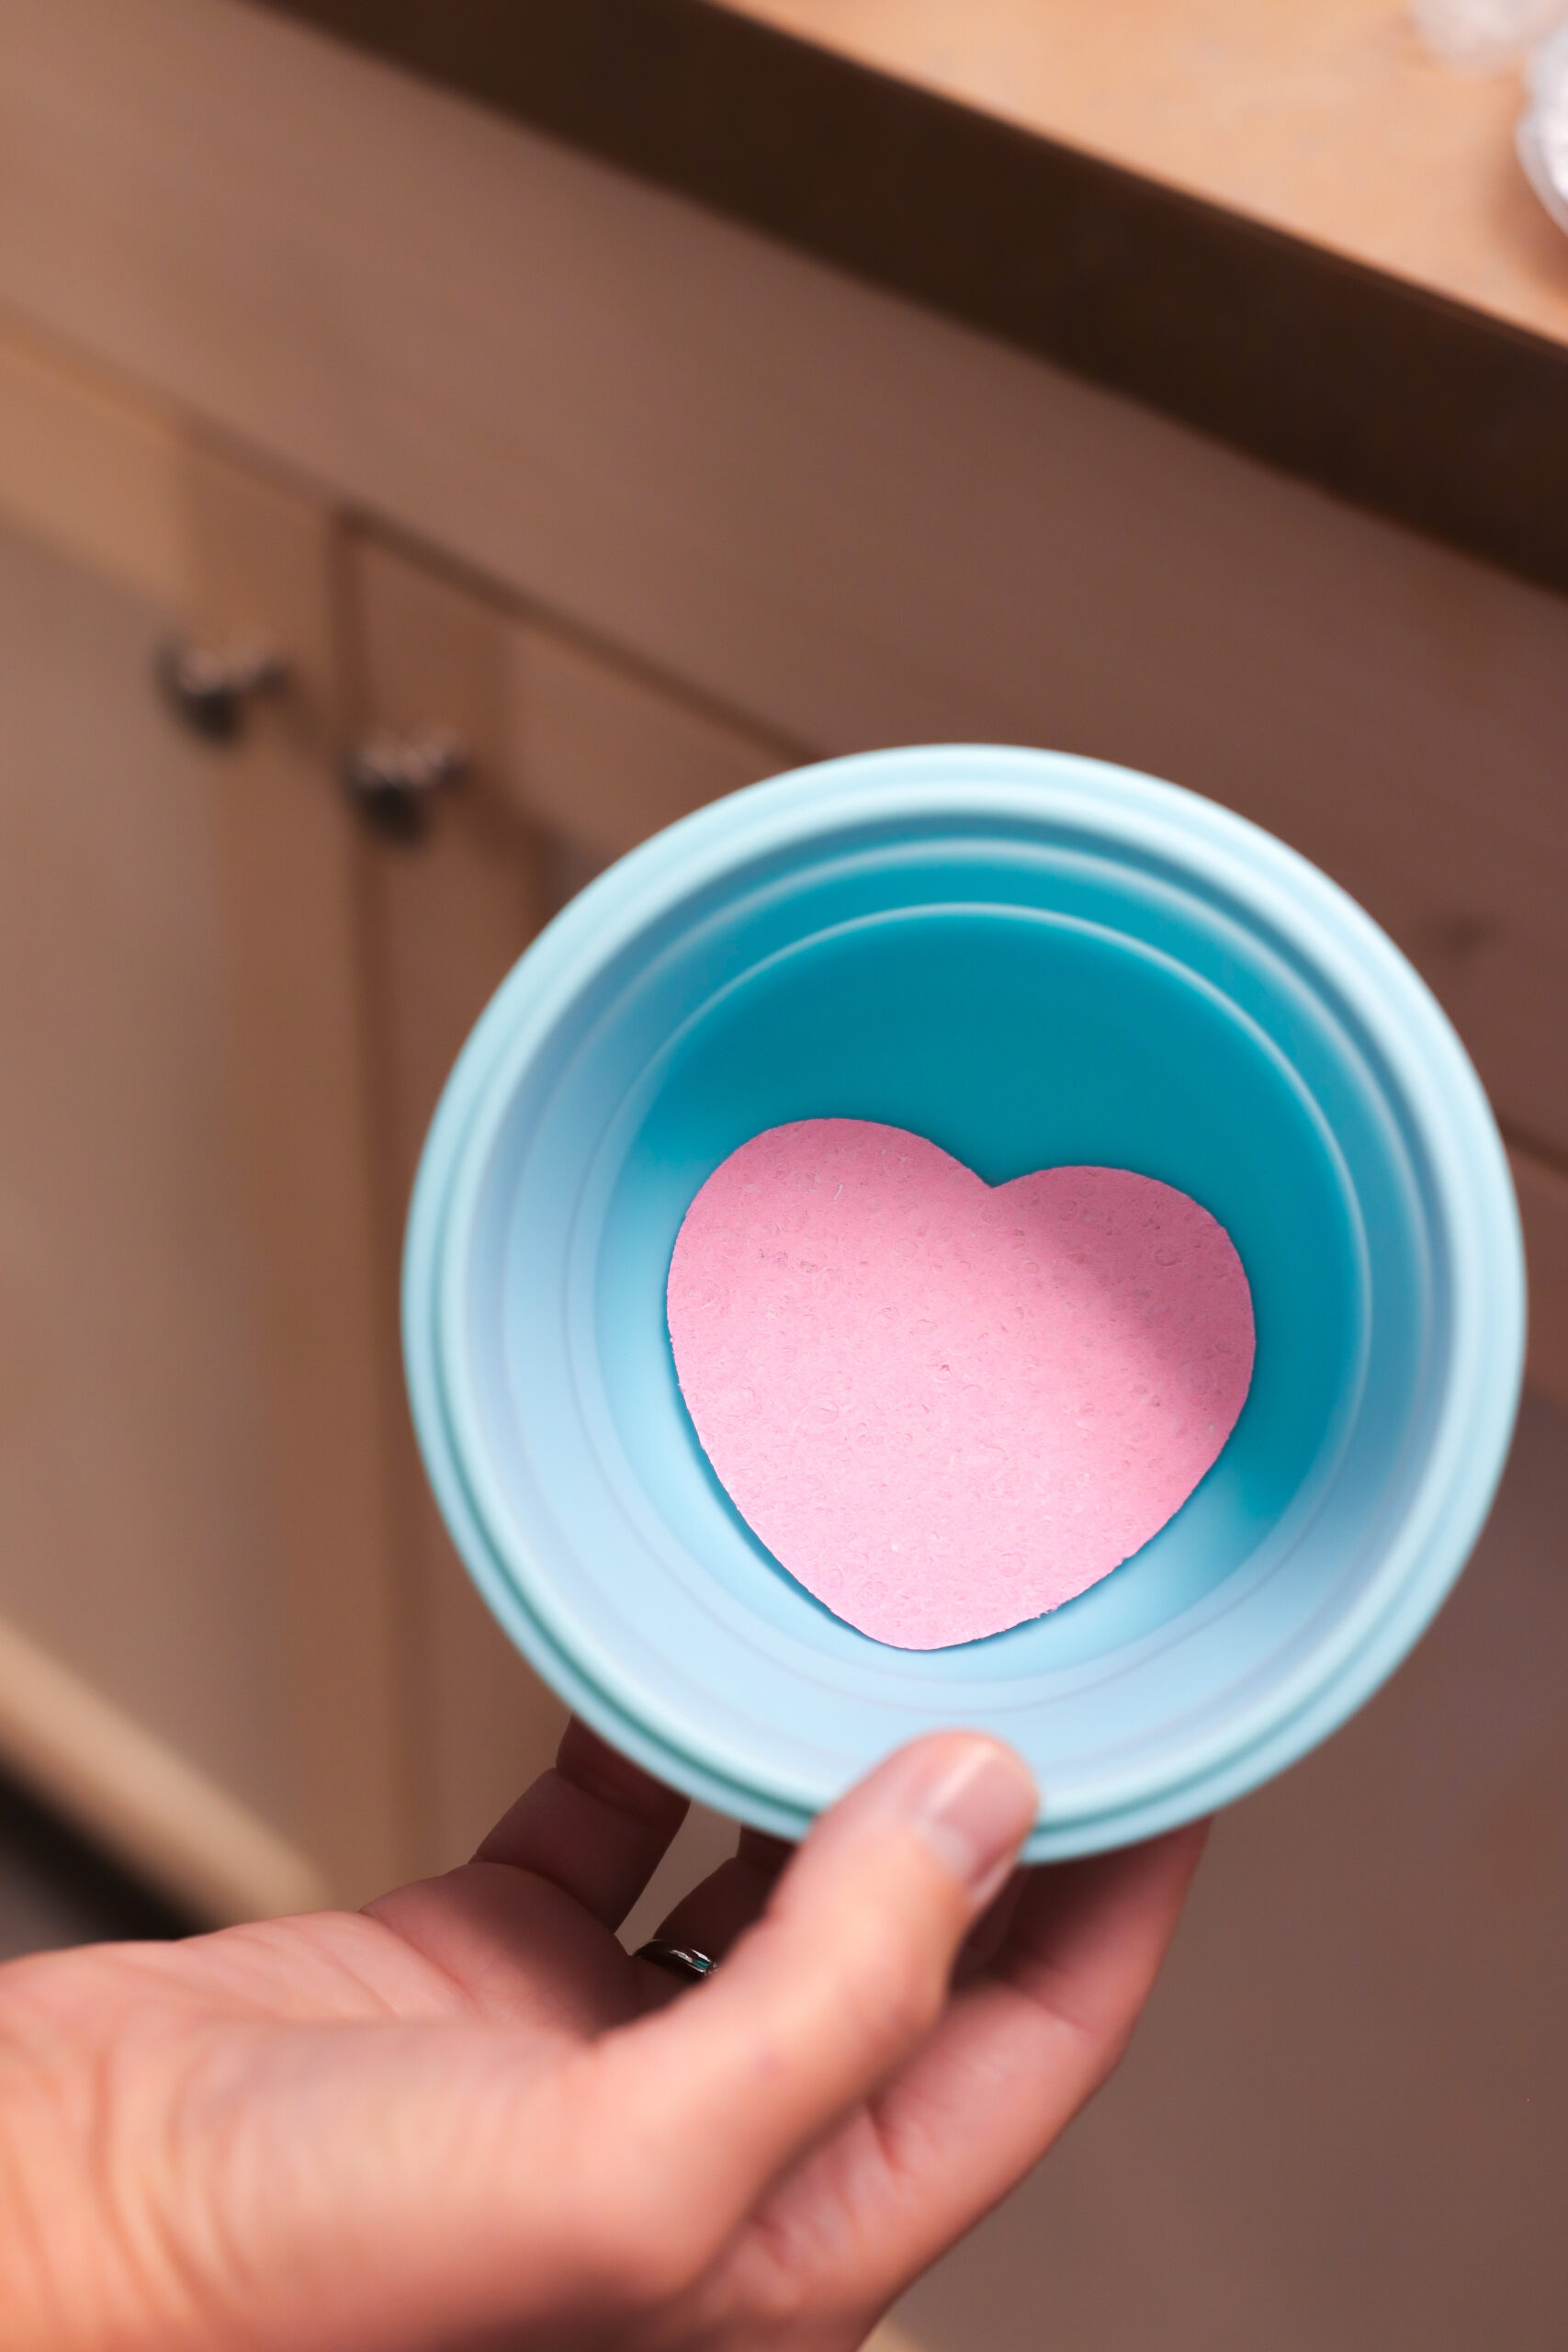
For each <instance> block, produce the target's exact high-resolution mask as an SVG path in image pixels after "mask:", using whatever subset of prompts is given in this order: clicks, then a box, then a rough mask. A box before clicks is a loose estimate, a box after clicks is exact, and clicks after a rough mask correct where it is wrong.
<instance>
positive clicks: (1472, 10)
mask: <svg viewBox="0 0 1568 2352" xmlns="http://www.w3.org/2000/svg"><path fill="white" fill-rule="evenodd" d="M1564 13H1565V0H1411V9H1410V14H1411V17H1412V18H1413V19H1414V22H1415V26H1416V31H1417V32H1418V33H1419V34H1420V36H1421V39H1422V40H1424V41H1425V42H1426V44H1427V48H1428V49H1434V50H1436V51H1437V52H1438V56H1439V57H1447V58H1451V59H1452V60H1453V61H1454V62H1455V63H1456V64H1461V65H1474V66H1482V67H1489V66H1494V65H1512V64H1516V63H1517V62H1518V60H1519V59H1520V58H1522V57H1524V56H1526V55H1527V54H1528V52H1529V51H1530V49H1532V48H1533V47H1534V45H1535V43H1536V42H1537V41H1538V40H1540V38H1541V36H1542V35H1543V34H1545V33H1549V32H1550V31H1551V28H1552V27H1553V25H1556V24H1559V23H1561V22H1562V17H1563V15H1564Z"/></svg>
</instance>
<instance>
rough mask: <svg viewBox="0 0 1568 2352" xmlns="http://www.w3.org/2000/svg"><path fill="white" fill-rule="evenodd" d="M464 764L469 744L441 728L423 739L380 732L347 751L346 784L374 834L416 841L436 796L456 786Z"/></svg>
mask: <svg viewBox="0 0 1568 2352" xmlns="http://www.w3.org/2000/svg"><path fill="white" fill-rule="evenodd" d="M468 765H469V760H468V747H467V745H466V744H465V743H464V742H462V741H461V740H460V739H459V738H458V737H457V736H456V735H453V734H450V733H448V732H446V730H444V729H433V730H432V731H431V732H430V733H428V734H424V735H394V734H392V733H390V732H382V733H379V734H376V735H370V736H367V738H366V740H365V741H364V742H363V743H360V744H359V745H357V746H356V748H355V750H354V751H353V752H350V754H349V756H348V759H347V761H346V762H345V763H344V786H345V788H346V790H347V792H348V795H349V797H350V798H351V799H352V800H353V801H354V802H355V805H356V806H357V808H358V809H359V810H360V812H361V814H362V815H363V816H364V817H365V819H366V820H367V822H368V823H370V824H372V825H374V826H375V827H376V829H377V831H378V832H383V833H389V834H390V835H391V836H392V837H393V839H394V840H397V841H404V842H407V841H417V840H418V839H419V837H420V835H421V834H422V833H423V831H424V830H425V828H426V826H427V825H428V823H429V821H430V806H431V802H432V801H433V800H434V797H435V795H436V794H437V793H438V792H440V791H441V790H443V789H444V788H445V787H446V786H449V785H454V784H457V783H458V782H459V781H460V779H461V778H462V777H463V776H465V775H467V774H468Z"/></svg>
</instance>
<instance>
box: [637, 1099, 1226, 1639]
mask: <svg viewBox="0 0 1568 2352" xmlns="http://www.w3.org/2000/svg"><path fill="white" fill-rule="evenodd" d="M668 1305H669V1316H670V1337H671V1342H672V1344H673V1346H674V1351H675V1368H676V1372H677V1374H678V1375H679V1377H680V1382H681V1390H682V1395H683V1397H685V1400H686V1404H687V1407H688V1408H689V1409H690V1412H691V1416H692V1419H693V1421H694V1424H695V1426H696V1431H697V1435H698V1437H699V1438H700V1439H701V1440H702V1442H703V1445H704V1448H705V1451H706V1453H707V1456H708V1459H709V1461H710V1462H711V1463H712V1464H713V1466H714V1468H715V1470H716V1472H717V1473H718V1476H719V1477H720V1478H721V1479H722V1480H723V1482H724V1485H725V1487H726V1488H727V1490H728V1493H729V1495H730V1497H731V1498H732V1499H733V1501H734V1502H735V1504H736V1507H737V1509H738V1510H739V1511H740V1512H741V1514H742V1516H743V1517H744V1518H745V1520H746V1521H747V1522H748V1524H749V1525H750V1527H752V1528H753V1529H754V1530H755V1532H757V1534H758V1535H760V1536H761V1539H762V1542H763V1543H764V1544H766V1545H767V1546H768V1548H769V1550H770V1551H771V1552H772V1553H773V1555H774V1556H775V1558H777V1559H778V1560H780V1561H782V1562H783V1564H784V1566H785V1567H786V1568H787V1569H788V1570H789V1572H790V1574H791V1575H792V1576H793V1577H797V1578H798V1580H799V1581H800V1582H801V1583H802V1584H803V1585H805V1586H806V1587H807V1589H808V1590H809V1591H811V1592H814V1593H815V1594H816V1595H817V1597H818V1600H822V1601H825V1602H826V1603H827V1605H828V1607H829V1609H831V1610H832V1611H834V1612H835V1613H836V1614H837V1615H838V1616H840V1617H843V1618H847V1619H848V1621H849V1623H851V1624H852V1625H858V1626H859V1627H860V1629H861V1631H862V1632H863V1633H866V1634H873V1635H874V1637H875V1639H876V1640H878V1641H881V1642H888V1643H891V1644H892V1645H895V1646H896V1647H897V1648H899V1649H917V1650H924V1649H939V1648H942V1647H943V1646H944V1645H947V1644H948V1643H951V1642H967V1641H973V1640H975V1639H976V1636H978V1635H979V1634H995V1633H999V1632H1000V1631H1001V1630H1002V1629H1003V1627H1004V1626H1008V1625H1017V1624H1021V1623H1023V1621H1024V1620H1025V1619H1026V1618H1030V1617H1037V1616H1039V1615H1040V1614H1041V1612H1042V1611H1043V1610H1047V1609H1055V1608H1058V1607H1059V1606H1060V1604H1061V1603H1062V1602H1063V1601H1064V1600H1071V1599H1072V1597H1073V1595H1074V1594H1075V1593H1078V1592H1082V1591H1083V1590H1084V1589H1086V1587H1088V1586H1089V1585H1091V1584H1094V1583H1096V1582H1097V1581H1098V1580H1099V1578H1100V1577H1103V1576H1106V1575H1108V1574H1109V1572H1110V1571H1111V1569H1112V1568H1113V1567H1115V1566H1117V1564H1118V1562H1120V1561H1122V1560H1124V1559H1126V1558H1127V1556H1128V1555H1129V1554H1130V1553H1133V1552H1135V1551H1136V1550H1137V1549H1138V1547H1139V1545H1140V1544H1146V1543H1147V1542H1148V1539H1149V1537H1150V1536H1151V1535H1153V1534H1154V1533H1155V1532H1156V1530H1157V1529H1159V1528H1161V1527H1163V1526H1164V1524H1165V1522H1166V1521H1167V1520H1168V1518H1169V1517H1170V1516H1171V1514H1172V1512H1173V1511H1176V1510H1179V1508H1180V1506H1181V1505H1182V1503H1184V1502H1185V1501H1186V1499H1187V1498H1188V1496H1189V1495H1190V1493H1191V1491H1192V1489H1193V1487H1195V1486H1196V1485H1197V1484H1198V1481H1199V1480H1200V1479H1201V1477H1202V1476H1203V1474H1204V1472H1205V1471H1206V1470H1207V1469H1208V1468H1209V1466H1210V1464H1212V1463H1213V1460H1214V1459H1215V1456H1216V1455H1217V1454H1218V1453H1219V1452H1220V1449H1221V1447H1222V1446H1223V1445H1224V1442H1225V1440H1226V1438H1227V1437H1228V1436H1229V1435H1230V1433H1231V1430H1232V1429H1233V1427H1234V1426H1235V1418H1236V1415H1237V1414H1238V1413H1239V1412H1240V1410H1241V1408H1242V1405H1243V1402H1244V1401H1245V1399H1246V1396H1247V1385H1248V1383H1249V1381H1250V1380H1251V1378H1252V1357H1253V1324H1252V1295H1251V1293H1250V1291H1249V1290H1248V1288H1247V1276H1246V1274H1245V1273H1244V1272H1243V1271H1242V1264H1241V1260H1240V1259H1239V1258H1238V1257H1237V1255H1236V1253H1235V1246H1234V1244H1233V1243H1232V1241H1231V1238H1230V1236H1229V1235H1228V1234H1227V1233H1226V1231H1225V1230H1224V1227H1223V1226H1222V1225H1219V1224H1217V1223H1216V1221H1215V1220H1214V1218H1213V1217H1212V1216H1210V1215H1209V1213H1208V1211H1207V1210H1206V1209H1202V1208H1200V1207H1199V1205H1198V1204H1197V1202H1196V1201H1194V1200H1190V1198H1189V1197H1188V1195H1187V1194H1186V1193H1179V1192H1177V1191H1176V1190H1175V1189H1174V1188H1173V1187H1172V1186H1171V1185H1169V1184H1160V1183H1156V1182H1155V1181H1154V1180H1153V1178H1151V1177H1147V1176H1134V1175H1132V1174H1130V1173H1129V1172H1128V1171H1127V1170H1125V1169H1121V1168H1046V1169H1042V1170H1040V1171H1039V1172H1038V1174H1035V1175H1032V1176H1019V1177H1015V1178H1014V1180H1013V1182H1011V1183H1010V1184H1001V1185H998V1186H997V1188H996V1189H995V1190H994V1191H993V1190H992V1188H991V1187H990V1186H989V1185H987V1184H986V1183H984V1182H982V1181H981V1179H980V1178H979V1177H978V1176H976V1175H975V1174H974V1173H973V1172H972V1171H971V1170H969V1169H967V1168H965V1167H964V1166H963V1165H962V1163H961V1162H960V1161H958V1160H956V1159H950V1158H949V1156H948V1154H947V1153H946V1152H945V1151H940V1150H939V1149H938V1148H937V1147H936V1145H935V1144H933V1143H927V1142H925V1141H924V1140H923V1139H922V1138H921V1137H920V1136H913V1135H908V1134H906V1133H905V1131H904V1130H903V1129H902V1128H901V1127H885V1126H877V1125H873V1124H872V1123H871V1122H869V1121H867V1120H863V1119H802V1120H799V1121H797V1122H796V1123H795V1124H794V1125H790V1126H784V1127H771V1128H769V1129H768V1131H767V1132H766V1133H765V1134H763V1135H760V1136H753V1137H752V1139H751V1141H750V1143H746V1144H742V1145H741V1147H740V1148H739V1151H735V1152H732V1153H731V1154H730V1156H729V1158H728V1159H727V1160H726V1161H725V1162H724V1164H723V1166H722V1167H720V1168H717V1169H716V1170H715V1171H714V1173H713V1174H712V1175H711V1176H710V1177H709V1178H708V1181H707V1182H706V1183H705V1185H704V1186H703V1189H702V1191H701V1192H700V1193H698V1194H697V1197H696V1199H695V1200H694V1202H693V1203H692V1205H691V1207H690V1209H689V1210H688V1211H687V1212H686V1219H685V1223H684V1224H683V1225H682V1227H681V1231H680V1234H679V1237H678V1238H677V1239H676V1243H675V1254H674V1257H673V1259H672V1261H671V1268H670V1286H669V1299H668Z"/></svg>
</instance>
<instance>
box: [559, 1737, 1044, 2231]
mask: <svg viewBox="0 0 1568 2352" xmlns="http://www.w3.org/2000/svg"><path fill="white" fill-rule="evenodd" d="M1037 1802H1038V1801H1037V1798H1036V1793H1035V1789H1034V1784H1033V1781H1032V1779H1031V1778H1030V1774H1029V1771H1028V1769H1027V1767H1026V1766H1025V1765H1024V1764H1023V1762H1022V1760H1021V1758H1019V1757H1017V1756H1016V1755H1014V1754H1013V1752H1012V1750H1011V1749H1010V1748H1008V1747H1002V1746H1000V1745H999V1744H998V1742H997V1741H995V1740H990V1739H983V1738H981V1737H979V1736H976V1735H974V1734H970V1733H946V1734H942V1735H939V1736H935V1737H932V1738H929V1739H922V1740H919V1741H917V1742H916V1743H915V1744H914V1745H913V1746H912V1747H906V1748H904V1749H902V1750H900V1752H899V1753H898V1754H897V1755H896V1756H894V1757H892V1758H889V1759H888V1761H887V1762H886V1764H884V1765H882V1766H881V1767H880V1768H879V1769H878V1770H876V1771H874V1773H872V1774H871V1776H870V1778H869V1779H868V1780H866V1781H863V1782H862V1783H861V1784H860V1786H859V1787H858V1788H856V1789H854V1790H853V1791H852V1792H851V1794H850V1795H849V1796H847V1797H845V1798H844V1799H843V1800H842V1802H841V1803H840V1804H837V1805H835V1806H834V1807H833V1809H832V1810H831V1812H829V1813H828V1814H825V1815H823V1816H822V1818H821V1820H820V1821H819V1822H818V1824H817V1826H815V1827H814V1828H813V1830H812V1832H811V1834H810V1836H809V1837H808V1838H807V1840H806V1842H805V1844H804V1845H803V1846H802V1847H801V1849H800V1851H799V1852H798V1853H797V1854H796V1856H795V1859H794V1860H793V1861H792V1862H791V1864H790V1866H789V1868H788V1869H787V1870H786V1871H784V1875H783V1876H782V1878H781V1879H780V1880H779V1882H778V1884H777V1885H776V1887H775V1888H774V1890H773V1896H772V1899H771V1900H770V1902H769V1905H768V1908H767V1910H766V1911H765V1913H764V1914H763V1916H762V1917H761V1919H760V1920H759V1921H758V1923H757V1924H756V1926H755V1927H754V1928H751V1929H750V1931H749V1933H748V1934H747V1935H746V1936H745V1937H744V1938H743V1939H741V1941H740V1942H739V1944H738V1945H737V1947H736V1948H735V1950H734V1951H733V1952H732V1953H731V1954H730V1956H729V1957H728V1959H727V1960H726V1961H725V1962H724V1964H723V1966H722V1967H721V1968H720V1969H718V1970H717V1971H716V1973H715V1974H714V1975H713V1976H712V1977H711V1978H710V1979H709V1980H708V1982H707V1983H706V1984H705V1985H702V1986H700V1987H697V1988H695V1989H694V1991H693V1992H691V1993H689V1994H687V1995H686V1996H683V1997H682V1999H680V2000H679V2001H676V2002H675V2003H673V2004H672V2005H671V2007H667V2008H665V2009H663V2010H661V2011H660V2012H659V2013H658V2014H657V2015H656V2016H654V2017H651V2018H645V2019H643V2020H642V2021H641V2022H640V2023H639V2024H637V2026H634V2027H631V2028H629V2029H627V2030H626V2031H625V2032H623V2033H621V2034H618V2035H615V2036H613V2037H611V2039H610V2040H609V2041H607V2042H602V2043H601V2044H600V2045H599V2048H598V2051H597V2052H596V2053H595V2055H596V2059H597V2062H598V2065H599V2066H601V2067H603V2068H604V2075H602V2077H601V2084H600V2086H599V2087H601V2088H602V2089H603V2091H604V2094H605V2095H606V2096H607V2097H608V2098H610V2100H611V2103H612V2107H613V2110H614V2113H615V2117H616V2122H617V2129H616V2131H615V2149H616V2161H617V2162H618V2163H620V2162H624V2163H626V2165H628V2166H629V2167H630V2168H631V2171H630V2178H629V2180H628V2184H627V2185H628V2188H629V2187H630V2183H631V2181H632V2180H635V2181H636V2183H637V2201H638V2202H639V2203H640V2204H641V2208H642V2211H643V2215H644V2218H645V2220H646V2221H647V2222H649V2223H650V2224H652V2225H654V2226H656V2227H657V2228H658V2229H659V2230H660V2232H664V2233H668V2234H666V2235H664V2236H663V2239H662V2242H663V2244H664V2245H666V2247H667V2249H668V2250H669V2251H671V2253H672V2254H673V2252H674V2247H675V2245H677V2244H680V2243H682V2242H683V2241H684V2240H686V2239H687V2238H688V2237H689V2236H690V2235H691V2233H692V2232H693V2229H694V2227H695V2228H696V2229H697V2230H698V2232H699V2233H700V2236H701V2239H702V2243H701V2244H700V2245H697V2244H694V2245H690V2246H688V2247H686V2248H685V2252H686V2254H687V2256H688V2257H689V2259H690V2260H691V2262H692V2264H693V2265H694V2267H696V2266H700V2264H701V2262H702V2260H703V2259H704V2258H705V2251H706V2250H707V2249H708V2248H714V2249H716V2247H717V2246H718V2245H722V2244H723V2243H724V2241H725V2239H726V2238H728V2235H729V2234H730V2233H731V2232H732V2231H733V2230H734V2228H735V2227H736V2226H737V2225H738V2224H739V2222H740V2221H741V2220H742V2219H743V2218H744V2216H745V2215H746V2213H747V2212H748V2211H750V2208H751V2206H752V2205H753V2204H754V2203H755V2202H756V2201H757V2199H759V2198H760V2197H761V2194H762V2192H763V2190H764V2189H765V2188H767V2186H768V2184H769V2183H770V2182H771V2181H772V2180H773V2178H774V2177H775V2176H776V2175H777V2174H778V2173H779V2172H780V2171H781V2170H782V2169H783V2168H784V2166H785V2165H788V2164H789V2163H790V2161H791V2160H792V2159H793V2158H795V2157H796V2156H797V2155H799V2154H801V2153H803V2151H804V2150H805V2149H806V2148H807V2147H809V2146H810V2145H811V2143H813V2142H814V2141H816V2140H818V2138H819V2137H820V2136H821V2135H822V2133H823V2132H824V2131H826V2130H827V2129H828V2127H829V2125H830V2124H831V2123H832V2122H833V2121H834V2120H836V2119H837V2118H838V2117H839V2116H840V2115H841V2114H842V2113H843V2112H844V2111H845V2110H846V2109H848V2108H850V2107H852V2105H854V2104H855V2103H856V2102H857V2101H858V2100H860V2099H862V2098H864V2097H865V2096H866V2095H867V2094H868V2093H869V2092H870V2091H872V2090H873V2089H874V2088H875V2086H877V2085H878V2084H879V2083H880V2082H881V2081H882V2080H883V2079H884V2078H885V2077H886V2075H889V2074H890V2073H892V2072H893V2070H894V2069H895V2068H896V2067H897V2066H898V2065H899V2064H900V2063H901V2062H902V2061H903V2060H904V2059H905V2058H907V2057H908V2054H909V2053H910V2052H911V2051H913V2050H914V2049H915V2048H916V2046H917V2045H918V2044H919V2042H920V2041H921V2040H922V2039H923V2038H924V2036H925V2035H926V2033H927V2032H928V2031H929V2030H930V2029H931V2026H932V2024H933V2023H934V2022H935V2020H936V2018H937V2016H938V2014H939V2013H940V2011H941V2009H942V2003H943V2000H944V1998H945V1996H946V1991H947V1981H948V1975H949V1973H950V1971H951V1969H952V1966H953V1959H954V1957H955V1955H956V1953H957V1951H958V1949H959V1947H960V1945H961V1944H962V1943H963V1941H964V1937H965V1935H966V1934H967V1933H968V1930H969V1928H971V1927H972V1926H973V1924H974V1922H975V1920H976V1917H978V1915H979V1913H980V1912H981V1911H983V1910H984V1908H985V1906H986V1905H987V1903H988V1902H989V1901H990V1899H991V1897H992V1896H993V1895H994V1894H996V1892H997V1890H998V1887H999V1886H1000V1885H1001V1884H1002V1883H1003V1881H1004V1880H1005V1878H1006V1876H1007V1873H1008V1871H1009V1870H1010V1867H1011V1865H1012V1863H1013V1860H1014V1859H1015V1857H1016V1855H1017V1852H1018V1848H1019V1846H1020V1844H1021V1841H1022V1839H1023V1838H1024V1837H1025V1836H1026V1835H1027V1833H1028V1831H1029V1829H1030V1827H1031V1826H1032V1823H1033V1820H1034V1816H1035V1812H1036V1807H1037ZM596 2071H597V2069H596ZM654 2182H657V2183H658V2184H659V2186H658V2191H657V2197H656V2202H657V2205H658V2208H659V2215H658V2219H657V2222H655V2216H654V2214H653V2213H651V2212H650V2211H649V2188H650V2184H651V2183H654ZM675 2258H676V2261H677V2264H678V2265H679V2263H680V2256H676V2257H675Z"/></svg>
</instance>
